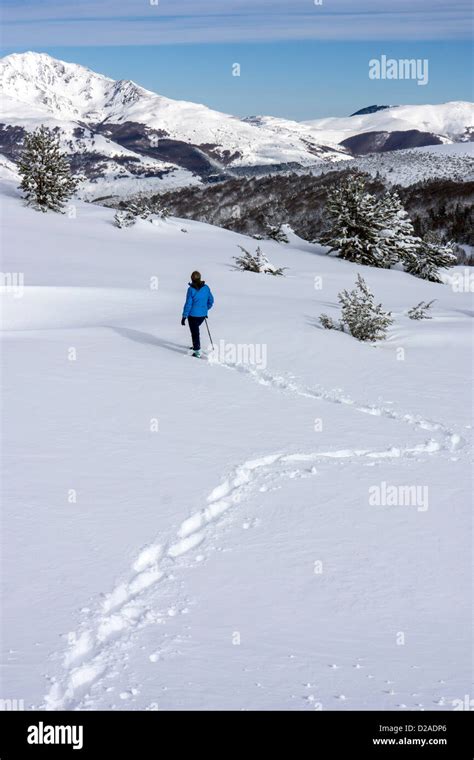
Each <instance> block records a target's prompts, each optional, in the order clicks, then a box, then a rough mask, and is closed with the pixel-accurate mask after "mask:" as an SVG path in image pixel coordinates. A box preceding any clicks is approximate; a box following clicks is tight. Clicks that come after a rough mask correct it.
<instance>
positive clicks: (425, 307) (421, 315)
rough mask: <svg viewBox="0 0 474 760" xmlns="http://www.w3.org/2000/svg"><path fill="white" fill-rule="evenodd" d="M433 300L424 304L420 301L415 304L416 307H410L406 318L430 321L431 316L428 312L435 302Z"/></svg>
mask: <svg viewBox="0 0 474 760" xmlns="http://www.w3.org/2000/svg"><path fill="white" fill-rule="evenodd" d="M435 300H436V299H435V298H433V300H432V301H428V302H427V303H425V301H420V303H417V304H416V306H412V307H411V309H408V312H407V314H408V316H409V317H410V319H416V320H419V319H432V317H431V314H429V313H428V312H429V310H430V309H431V307H432V306H433V304H434V302H435Z"/></svg>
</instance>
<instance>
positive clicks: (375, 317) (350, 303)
mask: <svg viewBox="0 0 474 760" xmlns="http://www.w3.org/2000/svg"><path fill="white" fill-rule="evenodd" d="M338 299H339V303H340V304H341V324H342V325H343V327H347V330H348V332H349V333H350V334H351V335H352V336H353V337H354V338H357V340H362V341H371V342H373V341H376V340H383V339H384V338H385V337H386V332H387V329H388V327H389V326H390V325H391V324H392V322H393V319H392V317H391V313H390V312H388V311H384V310H383V309H382V304H380V303H379V304H376V303H374V295H373V293H372V292H371V291H370V290H369V288H368V286H367V283H366V282H365V280H364V278H363V277H361V275H360V274H358V275H357V283H356V286H355V288H354V289H353V290H351V291H347V290H343V291H342V292H341V293H339V294H338Z"/></svg>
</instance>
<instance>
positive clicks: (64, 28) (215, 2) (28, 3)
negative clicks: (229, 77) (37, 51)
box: [2, 0, 472, 47]
mask: <svg viewBox="0 0 474 760" xmlns="http://www.w3.org/2000/svg"><path fill="white" fill-rule="evenodd" d="M2 15H3V44H4V45H5V46H8V47H27V46H31V47H43V46H53V45H71V46H79V45H85V46H87V45H159V44H177V43H209V42H256V41H272V40H275V41H276V40H308V39H314V40H430V39H433V40H436V39H466V38H468V37H469V30H470V22H471V18H472V14H471V6H470V2H466V1H465V0H452V1H451V2H449V3H448V2H446V0H391V1H390V2H388V1H387V0H361V2H360V3H358V4H357V7H355V6H354V2H353V0H323V4H322V5H316V4H315V2H314V0H291V1H290V0H229V1H228V2H225V3H224V2H223V1H222V0H158V4H155V2H154V0H134V1H133V2H132V0H120V2H118V1H117V0H100V2H99V1H98V2H90V0H76V1H75V2H74V3H64V2H63V3H58V2H50V1H49V0H45V1H42V2H41V3H38V2H37V0H34V1H33V0H23V1H20V0H6V2H5V1H4V3H3V14H2Z"/></svg>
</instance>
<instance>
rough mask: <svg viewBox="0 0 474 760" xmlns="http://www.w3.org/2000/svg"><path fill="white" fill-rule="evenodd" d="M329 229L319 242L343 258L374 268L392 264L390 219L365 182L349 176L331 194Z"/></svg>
mask: <svg viewBox="0 0 474 760" xmlns="http://www.w3.org/2000/svg"><path fill="white" fill-rule="evenodd" d="M326 213H327V215H328V217H329V225H330V228H329V231H328V232H327V233H326V234H325V235H323V237H322V238H321V240H320V242H321V243H322V244H323V245H327V246H329V248H330V250H329V251H328V253H332V252H333V251H337V252H338V256H339V258H341V259H346V260H347V261H353V262H355V263H356V264H367V265H368V266H373V267H385V268H387V267H390V266H391V265H392V263H393V254H392V252H391V247H390V245H387V243H386V240H387V236H386V229H387V227H388V224H389V221H390V218H389V215H388V213H387V212H386V210H385V207H384V205H383V204H382V203H381V202H380V201H377V199H376V198H375V196H373V195H371V193H369V192H367V190H366V189H365V181H364V179H363V178H362V177H360V176H358V175H357V174H353V175H350V176H349V177H348V178H347V179H346V180H345V181H344V182H342V183H341V184H340V185H337V186H336V187H334V188H333V189H332V190H331V191H330V192H329V193H328V198H327V203H326Z"/></svg>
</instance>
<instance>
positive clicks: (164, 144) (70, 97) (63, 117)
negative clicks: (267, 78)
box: [0, 52, 474, 198]
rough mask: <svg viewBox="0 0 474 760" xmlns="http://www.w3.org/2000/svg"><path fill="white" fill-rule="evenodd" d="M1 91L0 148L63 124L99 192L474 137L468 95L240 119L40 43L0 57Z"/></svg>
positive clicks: (74, 155)
mask: <svg viewBox="0 0 474 760" xmlns="http://www.w3.org/2000/svg"><path fill="white" fill-rule="evenodd" d="M0 92H1V95H2V110H1V115H0V153H1V154H3V156H4V157H5V158H6V159H7V160H9V161H11V162H15V161H16V160H17V159H18V156H19V153H20V150H21V143H22V139H23V136H24V134H25V130H28V131H31V130H33V129H34V128H35V127H37V126H38V125H39V124H46V125H47V126H49V127H51V128H56V127H57V128H60V130H61V134H62V141H63V147H64V149H65V150H67V152H68V153H69V154H70V157H71V163H72V166H73V169H74V171H76V172H81V173H82V174H83V175H84V176H85V177H86V183H85V188H86V194H87V193H88V194H89V196H90V197H91V198H92V197H93V198H97V197H100V196H106V195H109V194H119V195H120V194H126V193H127V192H130V191H132V188H133V192H140V191H142V190H145V189H150V188H152V189H153V190H158V189H170V188H173V187H177V186H182V185H189V184H199V183H202V182H213V181H219V180H221V179H224V178H227V177H237V176H242V175H247V176H248V175H258V174H268V173H272V172H278V171H282V170H289V169H301V168H305V167H314V166H315V165H318V164H321V163H333V162H338V161H350V160H351V158H353V156H355V155H360V154H365V153H371V152H381V151H388V150H397V149H399V148H409V147H416V146H420V145H432V144H440V143H452V142H460V141H468V140H470V139H471V138H472V133H473V126H472V125H473V123H474V118H473V105H472V104H471V103H466V102H454V103H445V104H441V105H422V106H369V107H368V108H364V109H361V110H360V111H358V112H357V113H356V114H353V115H352V116H348V117H342V118H341V117H334V118H326V119H317V120H314V121H306V122H295V121H291V120H287V119H280V118H275V117H271V116H252V117H247V118H244V119H240V118H237V117H234V116H230V115H228V114H224V113H220V112H218V111H214V110H212V109H210V108H207V107H206V106H204V105H199V104H195V103H188V102H185V101H177V100H171V99H169V98H166V97H163V96H161V95H158V94H156V93H154V92H151V91H149V90H146V89H144V88H143V87H140V86H139V85H137V84H135V83H134V82H132V81H129V80H119V81H115V80H113V79H110V78H109V77H105V76H103V75H101V74H97V73H95V72H93V71H91V70H89V69H87V68H85V67H84V66H81V65H78V64H74V63H66V62H64V61H60V60H57V59H55V58H52V57H51V56H49V55H46V54H44V53H33V52H29V53H22V54H13V55H9V56H6V57H5V58H3V59H1V60H0Z"/></svg>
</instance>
